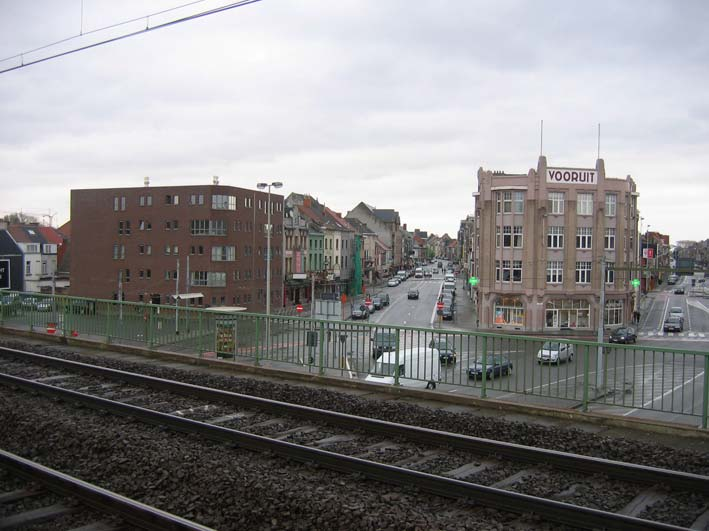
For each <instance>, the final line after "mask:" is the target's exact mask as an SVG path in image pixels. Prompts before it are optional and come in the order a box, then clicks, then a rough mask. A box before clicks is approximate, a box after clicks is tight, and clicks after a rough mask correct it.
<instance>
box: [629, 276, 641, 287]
mask: <svg viewBox="0 0 709 531" xmlns="http://www.w3.org/2000/svg"><path fill="white" fill-rule="evenodd" d="M630 283H631V284H632V285H633V287H634V288H637V287H638V286H639V285H640V280H638V279H637V278H634V279H633V280H631V281H630Z"/></svg>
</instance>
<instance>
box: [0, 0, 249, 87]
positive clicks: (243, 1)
mask: <svg viewBox="0 0 709 531" xmlns="http://www.w3.org/2000/svg"><path fill="white" fill-rule="evenodd" d="M204 1H205V0H197V1H195V2H190V3H188V4H184V5H181V6H178V7H174V8H170V9H166V10H164V11H159V12H156V13H152V14H149V15H145V16H142V17H138V18H134V19H131V20H126V21H123V22H118V23H116V24H112V25H110V26H106V27H103V28H99V29H96V30H92V31H89V32H86V33H83V34H82V35H75V36H73V37H68V38H66V39H62V40H59V41H56V42H54V43H51V44H47V45H45V46H40V47H39V48H35V49H33V50H28V51H26V52H22V53H19V54H17V55H13V56H11V57H7V58H5V59H2V60H0V62H6V61H9V60H12V59H20V60H21V64H19V65H14V66H11V67H9V68H4V69H0V74H5V73H7V72H11V71H13V70H18V69H20V68H25V67H27V66H32V65H36V64H37V63H43V62H44V61H49V60H51V59H58V58H59V57H64V56H65V55H70V54H74V53H76V52H81V51H84V50H88V49H91V48H95V47H97V46H102V45H104V44H109V43H112V42H116V41H120V40H123V39H127V38H128V37H135V36H136V35H141V34H143V33H148V32H149V31H155V30H159V29H163V28H167V27H169V26H174V25H176V24H181V23H183V22H189V21H191V20H195V19H197V18H201V17H205V16H207V15H214V14H217V13H221V12H223V11H228V10H230V9H235V8H237V7H242V6H245V5H249V4H255V3H256V2H260V1H261V0H240V1H239V2H232V3H231V4H227V5H224V6H220V7H216V8H213V9H208V10H206V11H202V12H200V13H195V14H193V15H188V16H186V17H182V18H179V19H176V20H171V21H169V22H164V23H162V24H158V25H156V26H152V27H149V26H148V24H149V20H150V17H153V16H157V15H161V14H165V13H168V12H171V11H174V10H176V9H181V8H183V7H188V6H190V5H194V4H198V3H201V2H204ZM140 20H145V21H146V27H145V28H144V29H141V30H138V31H133V32H131V33H126V34H124V35H118V36H116V37H111V38H110V39H105V40H102V41H99V42H95V43H92V44H87V45H85V46H80V47H77V48H73V49H71V50H67V51H64V52H61V53H56V54H53V55H49V56H47V57H42V58H40V59H35V60H32V61H28V62H24V56H25V55H26V54H30V53H34V52H37V51H41V50H44V49H47V48H51V47H52V46H57V45H58V44H63V43H65V42H69V41H71V40H73V39H76V38H79V37H83V36H85V35H89V34H92V33H97V32H101V31H106V30H108V29H113V28H116V27H119V26H123V25H126V24H130V23H133V22H137V21H140Z"/></svg>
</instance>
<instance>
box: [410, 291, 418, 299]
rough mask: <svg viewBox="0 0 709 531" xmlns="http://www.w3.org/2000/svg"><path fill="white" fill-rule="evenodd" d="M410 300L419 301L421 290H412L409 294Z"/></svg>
mask: <svg viewBox="0 0 709 531" xmlns="http://www.w3.org/2000/svg"><path fill="white" fill-rule="evenodd" d="M408 298H409V299H416V300H418V298H419V290H417V289H410V290H409V294H408Z"/></svg>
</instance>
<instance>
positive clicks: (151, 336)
mask: <svg viewBox="0 0 709 531" xmlns="http://www.w3.org/2000/svg"><path fill="white" fill-rule="evenodd" d="M154 330H155V312H154V311H153V307H152V304H149V305H148V337H146V338H145V340H146V341H147V344H148V348H149V349H152V348H153V345H154V344H155V332H154Z"/></svg>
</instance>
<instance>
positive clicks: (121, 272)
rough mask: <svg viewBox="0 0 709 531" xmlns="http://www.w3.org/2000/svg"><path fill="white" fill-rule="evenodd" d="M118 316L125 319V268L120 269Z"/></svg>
mask: <svg viewBox="0 0 709 531" xmlns="http://www.w3.org/2000/svg"><path fill="white" fill-rule="evenodd" d="M118 318H119V319H120V320H121V321H122V320H123V270H122V269H119V270H118Z"/></svg>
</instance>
